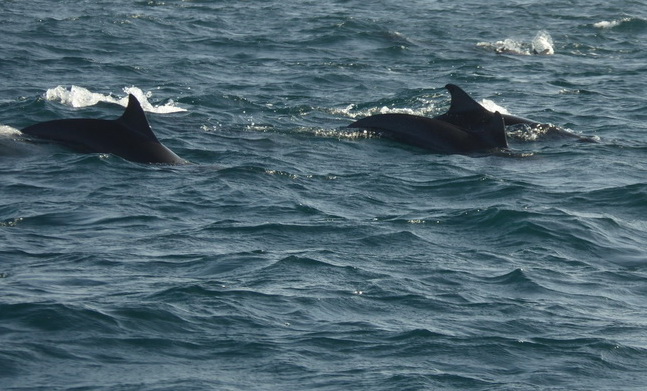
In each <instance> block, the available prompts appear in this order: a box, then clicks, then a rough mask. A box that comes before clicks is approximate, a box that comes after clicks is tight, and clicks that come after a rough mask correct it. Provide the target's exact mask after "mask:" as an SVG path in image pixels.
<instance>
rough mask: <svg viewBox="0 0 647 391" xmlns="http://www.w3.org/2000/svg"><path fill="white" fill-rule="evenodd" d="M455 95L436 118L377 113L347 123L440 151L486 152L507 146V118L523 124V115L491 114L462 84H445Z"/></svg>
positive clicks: (350, 126) (433, 150)
mask: <svg viewBox="0 0 647 391" xmlns="http://www.w3.org/2000/svg"><path fill="white" fill-rule="evenodd" d="M445 88H447V89H448V90H449V92H450V94H451V96H452V102H451V106H450V108H449V110H448V111H447V113H445V114H443V115H440V116H438V117H434V118H427V117H422V116H418V115H411V114H377V115H373V116H370V117H366V118H363V119H360V120H359V121H355V122H353V123H352V124H350V125H348V127H349V128H360V129H367V130H371V131H374V132H377V133H379V134H381V135H383V136H385V137H387V138H391V139H394V140H396V141H401V142H403V143H406V144H410V145H414V146H417V147H421V148H424V149H427V150H430V151H432V152H437V153H472V152H487V151H490V150H495V149H506V148H508V141H507V138H506V134H505V125H506V124H507V123H506V122H505V121H506V119H505V118H506V117H510V119H509V120H510V121H511V122H515V123H521V121H526V120H524V119H523V118H518V117H512V116H507V115H506V116H503V115H501V114H500V113H499V112H498V111H497V112H495V113H492V112H490V111H488V110H486V109H485V108H484V107H483V106H481V105H480V104H478V103H477V102H476V101H475V100H474V99H472V98H471V97H470V96H469V95H467V93H465V91H463V90H461V89H460V88H459V87H457V86H455V85H453V84H448V85H446V86H445Z"/></svg>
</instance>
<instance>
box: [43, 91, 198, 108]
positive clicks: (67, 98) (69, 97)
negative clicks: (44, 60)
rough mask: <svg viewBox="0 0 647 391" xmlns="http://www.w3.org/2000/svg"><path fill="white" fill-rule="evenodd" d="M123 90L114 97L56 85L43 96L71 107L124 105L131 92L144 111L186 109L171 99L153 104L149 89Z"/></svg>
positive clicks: (126, 103)
mask: <svg viewBox="0 0 647 391" xmlns="http://www.w3.org/2000/svg"><path fill="white" fill-rule="evenodd" d="M123 91H124V93H126V96H124V97H120V98H115V97H113V96H112V95H104V94H100V93H97V92H92V91H90V90H88V89H87V88H84V87H79V86H71V87H69V88H68V87H65V86H57V87H54V88H50V89H49V90H47V91H46V92H45V94H44V98H45V99H47V100H49V101H59V102H61V103H62V104H64V105H68V106H72V107H87V106H94V105H96V104H98V103H100V102H107V103H114V104H118V105H121V106H123V107H126V106H127V105H128V94H133V95H134V96H135V97H136V98H137V100H139V103H140V104H141V106H142V109H144V111H148V112H151V113H158V114H168V113H177V112H181V111H186V109H183V108H181V107H177V106H175V102H173V101H169V102H168V103H167V104H165V105H157V106H153V105H152V104H151V103H150V101H149V100H148V99H149V98H150V97H151V96H152V95H153V94H152V93H151V92H150V91H149V92H146V93H145V92H144V91H142V90H141V89H140V88H138V87H135V86H132V87H124V89H123Z"/></svg>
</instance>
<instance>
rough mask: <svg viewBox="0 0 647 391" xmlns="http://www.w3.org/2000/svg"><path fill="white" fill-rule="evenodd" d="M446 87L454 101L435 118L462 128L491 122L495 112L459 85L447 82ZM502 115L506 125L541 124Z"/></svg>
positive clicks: (470, 127)
mask: <svg viewBox="0 0 647 391" xmlns="http://www.w3.org/2000/svg"><path fill="white" fill-rule="evenodd" d="M445 88H446V89H447V90H448V91H449V94H450V95H451V97H452V101H451V104H450V105H449V110H447V112H446V113H445V114H442V115H439V116H437V117H434V118H435V119H437V120H441V121H445V122H449V123H450V124H453V125H456V126H459V127H461V128H466V129H472V128H475V127H479V126H482V124H483V123H487V122H489V121H490V119H491V118H492V116H493V115H494V113H493V112H491V111H489V110H488V109H486V108H485V107H483V106H481V104H480V103H478V102H477V101H475V100H474V99H472V97H471V96H469V95H468V94H467V92H465V91H463V90H462V89H461V88H460V87H459V86H457V85H454V84H447V85H446V86H445ZM501 117H503V121H504V122H505V125H506V126H509V125H517V124H526V125H528V126H538V125H540V123H539V122H536V121H533V120H529V119H526V118H521V117H515V116H514V115H509V114H501Z"/></svg>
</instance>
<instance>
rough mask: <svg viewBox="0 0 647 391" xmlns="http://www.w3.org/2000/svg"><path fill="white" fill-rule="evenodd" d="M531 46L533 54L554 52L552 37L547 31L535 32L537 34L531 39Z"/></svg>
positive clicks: (547, 54)
mask: <svg viewBox="0 0 647 391" xmlns="http://www.w3.org/2000/svg"><path fill="white" fill-rule="evenodd" d="M531 46H532V51H533V53H535V54H543V55H546V56H550V55H553V54H555V48H554V47H553V38H552V37H551V36H550V34H548V31H544V30H541V31H539V32H537V35H535V38H533V40H532V43H531Z"/></svg>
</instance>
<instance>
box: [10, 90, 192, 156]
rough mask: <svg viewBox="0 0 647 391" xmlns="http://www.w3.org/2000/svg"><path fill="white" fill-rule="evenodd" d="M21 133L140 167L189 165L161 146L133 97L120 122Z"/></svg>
mask: <svg viewBox="0 0 647 391" xmlns="http://www.w3.org/2000/svg"><path fill="white" fill-rule="evenodd" d="M21 132H22V133H24V134H27V135H29V136H34V137H38V138H41V139H47V140H52V141H56V142H59V143H61V144H64V145H67V146H69V147H72V148H74V149H76V150H79V151H82V152H88V153H93V152H96V153H111V154H113V155H117V156H120V157H122V158H124V159H126V160H130V161H133V162H137V163H162V164H186V163H188V162H187V161H186V160H184V159H182V158H181V157H179V156H178V155H176V154H175V153H174V152H173V151H171V150H170V149H168V148H167V147H165V146H164V145H163V144H162V143H160V141H159V140H158V139H157V137H156V136H155V134H154V133H153V130H152V129H151V127H150V125H149V123H148V120H147V119H146V115H145V114H144V110H143V109H142V107H141V105H140V104H139V101H138V100H137V98H135V97H134V96H133V95H132V94H130V95H129V97H128V106H127V107H126V110H125V111H124V113H123V115H122V116H121V117H119V118H117V119H114V120H104V119H84V118H79V119H61V120H54V121H47V122H41V123H38V124H35V125H31V126H28V127H26V128H24V129H22V130H21Z"/></svg>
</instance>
